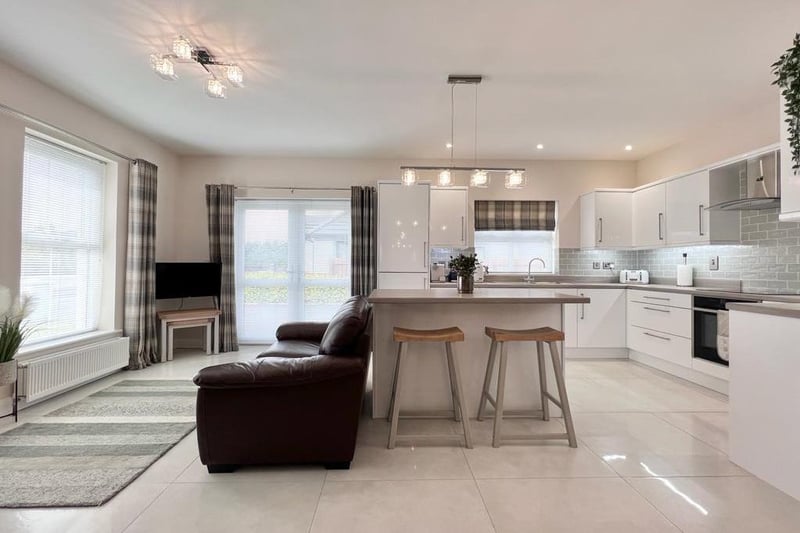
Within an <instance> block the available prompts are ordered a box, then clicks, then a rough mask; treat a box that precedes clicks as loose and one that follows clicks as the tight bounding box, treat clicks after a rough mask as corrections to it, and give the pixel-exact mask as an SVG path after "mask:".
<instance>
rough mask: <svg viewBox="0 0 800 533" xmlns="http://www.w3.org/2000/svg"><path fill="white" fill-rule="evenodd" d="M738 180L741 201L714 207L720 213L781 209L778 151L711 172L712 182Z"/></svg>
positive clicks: (731, 201) (737, 200)
mask: <svg viewBox="0 0 800 533" xmlns="http://www.w3.org/2000/svg"><path fill="white" fill-rule="evenodd" d="M715 178H716V179H735V180H739V190H740V191H741V192H742V196H741V198H738V199H736V200H728V201H726V202H720V203H718V204H715V205H712V206H711V207H709V209H715V210H720V211H749V210H756V209H773V208H776V207H780V206H781V179H780V151H779V150H775V151H772V152H767V153H765V154H761V155H758V156H754V157H751V158H748V159H744V160H742V161H737V162H735V163H730V164H728V165H725V166H722V167H717V168H714V169H711V179H712V180H713V179H715Z"/></svg>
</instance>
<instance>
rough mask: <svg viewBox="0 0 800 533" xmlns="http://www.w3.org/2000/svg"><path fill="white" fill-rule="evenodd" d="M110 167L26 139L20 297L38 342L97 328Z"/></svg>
mask: <svg viewBox="0 0 800 533" xmlns="http://www.w3.org/2000/svg"><path fill="white" fill-rule="evenodd" d="M105 176H106V163H104V162H102V161H99V160H97V159H93V158H91V157H88V156H85V155H83V154H80V153H78V152H75V151H72V150H69V149H67V148H64V147H62V146H59V145H56V144H53V143H50V142H47V141H45V140H42V139H39V138H36V137H31V136H28V137H26V138H25V162H24V171H23V193H22V257H21V276H20V292H21V293H22V294H25V295H28V296H30V297H31V298H32V305H33V308H32V314H31V318H30V320H31V324H32V325H33V326H34V330H33V333H32V334H31V335H30V337H29V338H28V340H27V342H29V343H30V342H39V341H44V340H51V339H55V338H59V337H67V336H71V335H77V334H80V333H86V332H90V331H93V330H96V329H97V327H98V320H99V315H100V303H101V295H102V285H103V217H104V211H103V204H104V190H105V183H104V182H105Z"/></svg>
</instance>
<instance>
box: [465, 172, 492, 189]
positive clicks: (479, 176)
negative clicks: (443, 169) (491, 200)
mask: <svg viewBox="0 0 800 533" xmlns="http://www.w3.org/2000/svg"><path fill="white" fill-rule="evenodd" d="M469 185H470V187H478V188H482V189H485V188H486V187H488V186H489V173H488V172H486V171H485V170H477V169H476V170H475V172H473V173H472V175H471V176H470V177H469Z"/></svg>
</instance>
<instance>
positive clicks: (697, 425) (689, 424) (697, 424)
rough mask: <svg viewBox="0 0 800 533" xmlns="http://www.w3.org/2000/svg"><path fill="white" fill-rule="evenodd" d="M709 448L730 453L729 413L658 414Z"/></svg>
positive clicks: (657, 414)
mask: <svg viewBox="0 0 800 533" xmlns="http://www.w3.org/2000/svg"><path fill="white" fill-rule="evenodd" d="M656 416H657V417H659V418H661V419H662V420H666V421H667V422H669V423H670V424H672V425H673V426H675V427H678V428H680V429H682V430H684V431H686V432H687V433H689V434H690V435H692V436H694V437H696V438H698V439H700V440H701V441H703V442H705V443H706V444H708V445H709V446H713V447H714V448H716V449H718V450H720V451H722V452H725V453H727V452H728V418H729V416H728V413H656Z"/></svg>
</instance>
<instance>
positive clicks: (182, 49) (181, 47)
mask: <svg viewBox="0 0 800 533" xmlns="http://www.w3.org/2000/svg"><path fill="white" fill-rule="evenodd" d="M193 51H194V49H193V48H192V43H191V42H189V39H187V38H186V37H184V36H183V35H179V36H178V37H175V40H174V41H172V53H173V54H175V57H177V58H178V59H180V60H181V61H188V60H190V59H192V52H193Z"/></svg>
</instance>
